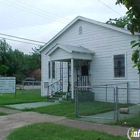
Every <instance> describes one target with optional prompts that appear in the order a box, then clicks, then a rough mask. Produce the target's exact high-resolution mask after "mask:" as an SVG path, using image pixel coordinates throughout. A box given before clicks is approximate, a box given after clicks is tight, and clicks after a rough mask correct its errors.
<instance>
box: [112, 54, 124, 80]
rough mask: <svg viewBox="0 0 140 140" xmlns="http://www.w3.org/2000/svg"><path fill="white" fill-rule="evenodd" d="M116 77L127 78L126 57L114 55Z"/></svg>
mask: <svg viewBox="0 0 140 140" xmlns="http://www.w3.org/2000/svg"><path fill="white" fill-rule="evenodd" d="M114 77H115V78H119V77H120V78H121V77H125V55H124V54H121V55H114Z"/></svg>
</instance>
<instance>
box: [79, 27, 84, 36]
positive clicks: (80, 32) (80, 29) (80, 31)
mask: <svg viewBox="0 0 140 140" xmlns="http://www.w3.org/2000/svg"><path fill="white" fill-rule="evenodd" d="M82 31H83V29H82V26H80V27H79V35H81V34H82Z"/></svg>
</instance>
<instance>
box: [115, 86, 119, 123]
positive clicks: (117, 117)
mask: <svg viewBox="0 0 140 140" xmlns="http://www.w3.org/2000/svg"><path fill="white" fill-rule="evenodd" d="M118 119H119V116H118V87H116V121H118Z"/></svg>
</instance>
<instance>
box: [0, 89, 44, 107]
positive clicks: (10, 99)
mask: <svg viewBox="0 0 140 140" xmlns="http://www.w3.org/2000/svg"><path fill="white" fill-rule="evenodd" d="M44 99H46V97H41V95H40V90H39V89H34V90H24V92H23V90H17V91H16V97H15V94H12V93H9V94H0V106H2V105H9V104H18V103H29V102H39V101H43V100H44Z"/></svg>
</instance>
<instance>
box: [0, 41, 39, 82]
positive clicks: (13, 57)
mask: <svg viewBox="0 0 140 140" xmlns="http://www.w3.org/2000/svg"><path fill="white" fill-rule="evenodd" d="M37 50H38V49H37V48H35V49H33V51H34V52H33V53H32V54H24V53H23V52H21V51H19V50H18V49H15V50H12V48H11V46H10V45H9V44H8V43H6V41H5V40H1V41H0V75H7V76H16V78H17V79H18V80H20V81H22V80H23V79H24V78H25V77H26V76H27V75H28V74H29V73H30V72H31V71H33V70H35V69H38V68H40V67H41V66H40V65H41V57H40V53H39V52H38V51H37Z"/></svg>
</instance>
